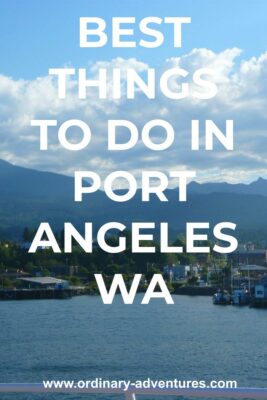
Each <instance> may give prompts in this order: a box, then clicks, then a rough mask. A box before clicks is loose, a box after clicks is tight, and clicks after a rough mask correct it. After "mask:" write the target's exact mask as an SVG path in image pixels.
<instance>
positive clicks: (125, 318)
mask: <svg viewBox="0 0 267 400" xmlns="http://www.w3.org/2000/svg"><path fill="white" fill-rule="evenodd" d="M174 298H175V305H165V303H163V301H161V300H154V301H153V300H152V303H151V304H150V305H147V306H146V305H140V300H141V299H142V296H141V295H138V296H137V298H136V302H135V304H134V305H124V304H123V303H122V302H121V299H120V297H117V298H116V301H115V302H114V304H113V305H109V306H107V305H103V304H102V301H101V298H100V297H89V296H83V297H77V298H73V299H71V300H41V301H21V302H0V324H1V329H0V376H1V378H0V381H1V382H42V380H46V379H71V380H72V379H74V380H81V379H85V380H86V379H90V378H95V377H103V378H114V379H117V378H118V379H125V378H127V379H145V378H147V377H150V378H155V379H156V378H157V379H172V378H177V379H206V380H210V379H236V380H237V381H238V385H239V386H262V387H266V385H267V380H266V378H267V363H266V360H267V342H266V328H267V310H254V309H249V308H246V307H245V308H238V307H232V306H228V307H220V306H214V305H212V302H211V298H209V297H187V296H174ZM0 398H1V400H6V399H16V400H26V399H27V400H28V399H38V400H39V399H44V398H45V399H48V398H49V399H52V400H53V399H55V400H57V399H85V398H86V399H87V398H89V399H92V398H94V397H92V395H90V396H88V395H77V394H76V395H73V394H72V395H62V394H53V395H51V394H50V395H49V396H44V395H42V396H41V395H26V394H24V395H18V394H16V395H3V394H2V395H0ZM97 398H98V399H100V397H97ZM106 398H107V397H106ZM113 398H114V397H113Z"/></svg>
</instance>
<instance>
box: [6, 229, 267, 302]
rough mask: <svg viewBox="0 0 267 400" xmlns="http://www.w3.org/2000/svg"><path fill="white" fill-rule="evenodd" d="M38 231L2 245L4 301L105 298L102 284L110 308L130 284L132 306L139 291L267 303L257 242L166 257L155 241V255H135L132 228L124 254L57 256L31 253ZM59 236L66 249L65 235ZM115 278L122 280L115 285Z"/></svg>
mask: <svg viewBox="0 0 267 400" xmlns="http://www.w3.org/2000/svg"><path fill="white" fill-rule="evenodd" d="M35 233H36V230H32V229H29V228H25V229H24V232H23V238H22V239H21V241H20V242H14V241H4V240H3V241H2V242H1V244H0V299H1V300H12V299H14V300H15V299H17V300H19V299H29V298H34V299H36V298H69V297H72V296H75V295H81V294H88V295H99V294H101V293H100V292H101V290H99V288H100V286H101V285H102V294H103V293H104V292H105V293H106V295H107V296H109V301H108V303H109V304H110V303H111V302H112V301H113V297H114V295H115V293H118V288H117V287H116V285H117V286H119V289H120V291H121V287H122V286H123V285H124V284H125V287H124V288H123V290H125V293H126V292H127V293H126V296H128V295H132V297H131V302H132V301H133V300H134V297H135V294H136V292H144V293H146V292H148V293H149V295H147V297H150V298H152V297H162V298H163V299H165V300H166V302H167V303H169V304H172V303H171V302H170V301H169V302H168V301H167V298H168V299H169V300H170V297H169V295H168V293H169V294H171V295H176V294H180V295H207V296H213V295H214V294H215V293H216V292H217V294H218V289H219V293H220V292H221V293H225V292H226V291H229V292H231V293H232V294H235V296H236V297H235V298H233V299H232V300H233V301H234V302H235V303H236V304H239V305H242V304H243V303H244V304H245V303H247V302H246V298H245V295H247V294H248V293H249V295H250V297H251V298H252V299H253V305H254V306H266V305H267V249H266V247H264V245H263V244H262V245H260V244H258V245H257V246H258V247H256V245H255V244H253V243H252V242H247V243H245V244H239V246H238V247H237V249H236V250H235V251H233V252H232V253H230V254H219V253H216V252H214V251H213V250H211V252H210V253H185V252H184V253H176V254H175V253H161V252H160V247H159V244H158V243H157V242H153V241H151V242H150V243H147V244H146V245H153V246H155V249H156V251H155V253H133V252H132V249H131V236H132V232H131V231H129V230H127V231H126V232H125V238H126V243H127V246H126V249H125V251H124V252H122V253H114V254H111V253H107V252H105V251H104V250H103V249H101V247H100V246H99V245H98V244H97V243H96V242H94V243H93V251H92V253H84V252H83V251H82V249H81V247H80V246H79V245H78V244H77V243H76V245H75V246H74V247H73V251H72V253H70V254H64V253H53V252H52V250H51V249H50V248H49V247H46V246H40V247H39V248H38V250H37V251H36V253H29V251H28V250H29V248H30V246H31V240H32V239H33V237H34V235H35ZM56 236H57V240H58V243H59V245H60V246H61V248H62V246H63V245H64V233H63V232H60V233H58V234H57V235H56ZM107 241H108V243H109V245H110V246H115V245H118V241H119V237H117V236H109V237H108V239H107ZM198 245H202V246H204V245H205V246H210V247H211V249H212V247H213V245H214V244H212V243H211V242H208V241H202V242H198ZM172 246H180V247H182V246H186V243H185V238H184V237H182V236H181V237H178V238H177V239H176V240H175V241H174V242H173V243H172ZM100 275H101V277H100ZM114 276H117V278H116V279H115V281H114ZM159 276H160V278H159ZM96 277H98V278H96ZM118 277H119V278H118ZM161 278H163V279H162V280H161ZM118 279H119V280H120V283H119V284H118ZM113 281H114V283H113ZM150 284H151V285H150ZM157 284H159V285H157ZM103 285H104V286H103ZM112 285H113V286H112ZM165 285H166V286H165ZM149 287H150V289H149ZM103 288H104V289H103ZM131 288H133V289H131ZM167 292H168V293H167ZM102 294H101V295H102ZM151 294H152V295H151ZM102 298H103V295H102ZM226 303H227V302H222V303H221V304H226ZM229 304H230V302H229Z"/></svg>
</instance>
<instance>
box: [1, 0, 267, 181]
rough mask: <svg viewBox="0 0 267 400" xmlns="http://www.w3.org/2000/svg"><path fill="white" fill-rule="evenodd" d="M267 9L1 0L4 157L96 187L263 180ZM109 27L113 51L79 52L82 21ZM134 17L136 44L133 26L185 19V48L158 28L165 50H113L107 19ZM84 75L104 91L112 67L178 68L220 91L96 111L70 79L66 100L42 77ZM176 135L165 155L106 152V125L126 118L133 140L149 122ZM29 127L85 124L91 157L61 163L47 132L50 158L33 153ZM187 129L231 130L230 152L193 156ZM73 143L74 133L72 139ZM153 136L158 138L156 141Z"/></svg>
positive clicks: (192, 2) (101, 103)
mask: <svg viewBox="0 0 267 400" xmlns="http://www.w3.org/2000/svg"><path fill="white" fill-rule="evenodd" d="M266 15H267V2H266V1H265V0H261V1H260V0H255V1H251V0H250V1H248V0H242V1H241V0H235V1H230V0H220V1H219V0H216V1H215V0H201V1H200V0H182V1H180V0H165V1H157V2H155V1H151V0H147V1H140V0H135V1H124V2H123V1H117V0H110V1H103V0H99V1H89V0H87V1H85V0H76V1H74V0H72V1H70V0H54V1H51V0H47V1H46V2H44V1H40V0H22V1H18V0H1V1H0V54H1V57H0V135H1V136H0V137H1V145H0V158H3V159H5V160H7V161H10V162H12V163H14V164H17V165H21V166H25V167H31V168H35V169H40V170H49V171H56V172H60V173H64V174H68V175H72V174H73V172H74V171H75V170H78V169H81V170H87V169H88V170H94V171H97V172H98V173H99V174H100V175H101V176H102V177H105V176H106V175H107V174H108V173H110V172H112V171H115V170H118V169H120V170H127V171H129V172H131V173H133V174H134V175H136V177H137V179H139V178H140V170H141V169H143V170H160V171H162V172H166V173H167V172H168V171H170V170H185V169H188V170H195V171H196V174H197V178H196V180H198V181H199V182H204V181H228V182H233V183H234V182H250V181H252V180H255V179H257V178H258V177H259V176H262V177H265V178H267V169H266V166H267V161H266V155H265V149H266V144H267V116H266V109H267V53H266V51H267V35H266V33H267V32H266V30H267V25H266ZM86 16H88V17H89V16H96V17H100V18H103V19H105V21H106V23H107V33H108V37H109V43H108V44H107V45H106V46H104V47H103V48H98V49H92V48H80V47H79V18H80V17H86ZM119 16H131V17H135V18H136V21H137V24H136V25H135V26H134V28H135V29H134V33H135V34H134V39H136V41H138V40H139V39H140V38H142V34H141V33H140V32H139V30H138V22H139V21H140V20H141V19H142V18H144V17H147V16H158V17H161V18H164V17H167V16H184V17H191V21H192V22H191V24H188V25H185V26H184V27H183V32H182V48H174V47H173V46H172V40H171V39H172V32H171V29H170V27H163V28H162V29H163V32H164V35H165V41H164V43H163V45H162V46H160V47H158V48H154V49H146V48H142V47H140V46H137V47H136V48H134V49H132V48H131V49H116V48H112V46H111V43H110V42H111V40H110V38H111V20H112V17H119ZM60 67H61V68H62V67H72V68H86V69H87V71H88V74H89V75H91V76H92V77H94V76H97V73H98V70H99V68H100V67H102V68H106V69H107V71H109V73H108V76H109V77H108V79H109V84H110V79H111V76H110V71H111V70H112V68H121V70H122V71H123V73H124V75H125V73H126V71H127V69H128V68H133V69H135V70H136V71H137V72H138V73H140V74H145V73H146V71H147V69H148V68H155V70H156V76H157V77H160V75H161V73H162V72H163V71H164V70H166V69H168V68H174V67H181V68H184V69H186V70H187V71H188V72H189V75H190V76H191V75H192V74H193V72H194V71H195V70H196V69H198V68H205V67H206V68H211V69H213V70H214V72H215V77H214V80H215V82H216V85H217V87H218V93H217V95H216V97H215V98H213V99H211V100H207V101H203V100H201V101H196V100H195V99H194V98H192V96H190V97H189V98H186V99H184V100H181V101H178V102H177V101H173V100H170V99H167V98H166V97H164V96H163V95H162V93H161V92H160V91H159V90H158V89H157V91H156V99H155V100H149V99H146V98H145V96H144V95H142V93H138V92H137V93H136V98H135V99H134V100H131V101H130V100H126V99H125V98H122V99H121V100H113V99H112V98H108V99H107V100H101V99H99V98H98V96H97V95H96V92H93V91H92V92H90V93H89V95H88V96H87V99H86V100H79V99H78V98H77V79H76V77H74V78H73V79H72V80H71V82H70V84H69V86H68V96H67V98H66V99H65V100H64V101H63V100H59V99H58V96H57V82H56V80H55V79H52V77H51V76H49V75H48V70H49V68H60ZM159 117H160V118H162V119H166V120H167V121H169V122H170V123H171V124H172V125H173V127H174V129H175V141H174V143H173V146H172V147H171V148H169V149H167V150H165V151H162V152H153V151H151V150H148V149H146V148H145V146H144V145H143V144H142V142H141V140H140V141H139V142H138V143H137V145H136V146H135V147H134V148H133V149H132V150H129V151H127V152H108V151H107V120H108V119H128V120H130V121H132V122H134V123H135V124H136V126H137V127H138V128H139V130H141V128H142V127H143V126H144V124H145V123H146V122H147V121H149V120H151V119H156V118H159ZM32 119H57V120H58V121H59V123H62V122H63V121H66V120H67V119H81V120H84V121H86V122H87V123H88V124H89V126H90V128H91V131H92V141H91V143H90V146H88V148H86V149H84V150H82V151H80V152H69V151H67V150H64V149H62V147H61V146H60V145H59V143H58V140H57V135H56V130H55V129H54V128H53V129H51V135H50V136H49V149H48V151H46V152H44V151H43V152H41V151H40V150H39V135H38V132H37V130H36V128H33V127H31V126H30V121H31V120H32ZM192 119H199V120H200V121H202V123H203V121H205V119H212V120H213V121H214V122H215V123H216V124H217V125H218V126H220V127H221V129H222V130H223V127H224V126H225V120H226V119H233V120H234V126H235V131H234V150H233V151H232V152H227V151H225V149H223V148H222V147H220V146H218V148H216V149H215V150H214V151H212V152H207V151H204V150H202V151H199V152H192V151H190V146H189V139H190V123H191V120H192ZM76 134H77V135H78V132H73V135H74V136H75V135H76ZM155 135H156V136H157V135H159V136H160V132H157V131H156V132H155Z"/></svg>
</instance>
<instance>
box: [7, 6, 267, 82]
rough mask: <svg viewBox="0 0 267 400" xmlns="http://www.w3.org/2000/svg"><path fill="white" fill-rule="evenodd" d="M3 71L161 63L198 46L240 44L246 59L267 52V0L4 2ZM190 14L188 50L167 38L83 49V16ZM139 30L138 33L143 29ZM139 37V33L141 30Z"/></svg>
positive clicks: (28, 73)
mask: <svg viewBox="0 0 267 400" xmlns="http://www.w3.org/2000/svg"><path fill="white" fill-rule="evenodd" d="M0 10H1V12H0V54H1V61H0V69H1V70H0V72H1V73H3V74H5V75H8V76H12V77H14V78H26V79H28V78H34V77H36V76H40V75H46V74H47V71H48V68H49V67H51V66H55V67H59V66H62V65H64V64H65V63H67V62H71V63H73V65H75V66H84V65H86V64H87V63H88V60H92V61H95V60H109V59H111V58H114V57H117V56H121V57H125V58H128V57H132V56H133V55H134V57H136V58H138V59H141V60H144V61H145V62H147V61H149V62H150V64H153V65H158V64H160V63H161V62H162V60H163V59H165V58H167V57H170V56H179V55H181V54H182V53H187V52H189V51H190V50H191V49H192V48H195V47H197V48H200V47H205V48H209V49H211V50H214V51H221V50H223V49H225V48H231V47H239V48H241V49H242V50H243V54H244V57H249V56H252V55H255V56H257V55H259V54H260V53H261V52H263V51H265V50H266V46H267V36H266V15H267V2H266V0H253V1H252V0H234V1H233V0H182V1H181V0H162V1H151V0H146V1H144V0H134V1H132V0H127V1H122V0H110V1H107V0H106V1H104V0H97V1H95V0H94V1H91V0H46V1H42V0H1V5H0ZM152 15H153V16H159V17H162V16H190V17H191V18H192V23H191V25H190V26H187V27H185V30H184V35H183V37H184V43H183V48H182V49H173V48H172V46H170V45H169V43H168V42H166V43H165V44H164V45H163V46H161V47H160V48H157V49H150V50H148V49H142V48H137V49H135V50H134V54H133V50H132V49H129V50H122V49H112V48H111V46H110V45H107V46H105V47H103V48H101V49H80V48H79V17H80V16H99V17H102V18H104V19H105V20H106V21H107V22H110V20H111V18H112V16H135V17H136V20H137V21H138V20H140V19H141V18H143V17H145V16H152ZM137 33H138V32H137ZM137 37H138V34H137Z"/></svg>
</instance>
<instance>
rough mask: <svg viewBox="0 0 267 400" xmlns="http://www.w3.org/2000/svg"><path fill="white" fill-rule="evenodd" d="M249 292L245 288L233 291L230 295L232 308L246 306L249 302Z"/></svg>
mask: <svg viewBox="0 0 267 400" xmlns="http://www.w3.org/2000/svg"><path fill="white" fill-rule="evenodd" d="M250 298H251V296H250V293H249V290H247V289H245V288H241V289H234V290H233V293H232V305H233V306H247V305H249V302H250Z"/></svg>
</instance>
